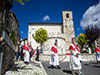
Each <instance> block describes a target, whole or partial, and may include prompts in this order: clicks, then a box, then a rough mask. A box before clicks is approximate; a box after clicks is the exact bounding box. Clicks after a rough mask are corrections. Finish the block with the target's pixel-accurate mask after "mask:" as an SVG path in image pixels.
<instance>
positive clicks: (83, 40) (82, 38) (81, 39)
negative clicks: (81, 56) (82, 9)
mask: <svg viewBox="0 0 100 75" xmlns="http://www.w3.org/2000/svg"><path fill="white" fill-rule="evenodd" d="M76 40H77V43H78V44H79V45H82V46H83V45H84V44H86V43H87V42H88V40H86V35H85V34H81V33H80V34H79V35H78V37H77V38H76Z"/></svg>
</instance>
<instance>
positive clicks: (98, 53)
mask: <svg viewBox="0 0 100 75" xmlns="http://www.w3.org/2000/svg"><path fill="white" fill-rule="evenodd" d="M96 60H97V61H100V52H96Z"/></svg>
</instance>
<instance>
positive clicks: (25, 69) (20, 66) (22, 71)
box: [4, 61, 45, 75]
mask: <svg viewBox="0 0 100 75" xmlns="http://www.w3.org/2000/svg"><path fill="white" fill-rule="evenodd" d="M4 75H45V74H44V72H43V70H42V68H41V67H40V65H39V64H38V63H35V62H30V64H28V65H26V64H24V62H23V61H17V62H15V64H14V65H13V66H12V67H11V68H10V69H9V70H8V71H7V72H6V73H5V74H4Z"/></svg>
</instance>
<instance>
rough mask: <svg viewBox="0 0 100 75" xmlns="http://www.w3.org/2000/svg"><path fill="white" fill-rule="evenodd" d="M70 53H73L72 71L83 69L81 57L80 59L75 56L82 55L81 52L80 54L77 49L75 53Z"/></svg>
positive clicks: (71, 58) (71, 59)
mask: <svg viewBox="0 0 100 75" xmlns="http://www.w3.org/2000/svg"><path fill="white" fill-rule="evenodd" d="M74 49H75V48H74ZM70 52H71V55H70V64H69V65H70V69H71V70H79V69H82V66H81V62H80V59H81V57H80V55H78V57H76V56H75V55H76V54H77V53H79V54H80V52H78V51H77V50H76V49H75V51H73V50H70Z"/></svg>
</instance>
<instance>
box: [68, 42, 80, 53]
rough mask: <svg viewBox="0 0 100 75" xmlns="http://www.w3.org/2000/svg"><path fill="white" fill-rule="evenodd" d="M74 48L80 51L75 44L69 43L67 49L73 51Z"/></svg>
mask: <svg viewBox="0 0 100 75" xmlns="http://www.w3.org/2000/svg"><path fill="white" fill-rule="evenodd" d="M75 49H76V50H77V51H78V52H80V50H79V49H78V47H77V46H76V44H72V45H70V47H69V50H73V51H75Z"/></svg>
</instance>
